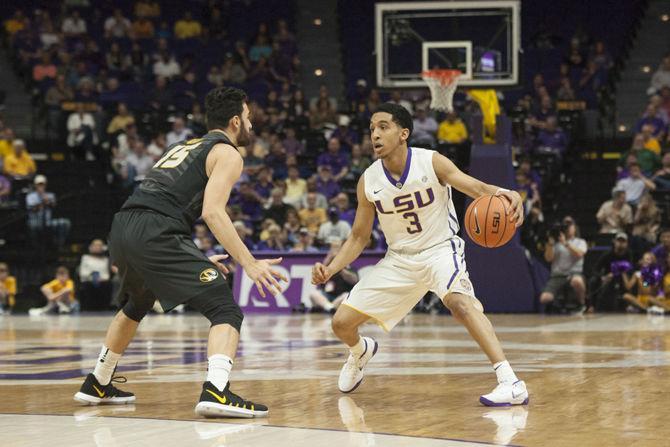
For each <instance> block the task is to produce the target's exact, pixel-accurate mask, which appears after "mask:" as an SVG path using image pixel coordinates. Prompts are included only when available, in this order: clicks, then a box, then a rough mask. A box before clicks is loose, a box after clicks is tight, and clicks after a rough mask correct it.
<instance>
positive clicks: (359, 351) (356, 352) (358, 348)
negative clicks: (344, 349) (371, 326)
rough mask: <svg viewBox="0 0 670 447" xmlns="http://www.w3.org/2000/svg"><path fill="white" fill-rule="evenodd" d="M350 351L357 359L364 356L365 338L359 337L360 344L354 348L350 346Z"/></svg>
mask: <svg viewBox="0 0 670 447" xmlns="http://www.w3.org/2000/svg"><path fill="white" fill-rule="evenodd" d="M349 351H351V353H352V354H353V355H354V357H356V358H359V357H360V356H362V355H363V352H365V342H364V341H363V337H361V336H359V337H358V342H357V343H356V344H355V345H353V346H349Z"/></svg>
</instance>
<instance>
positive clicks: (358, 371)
mask: <svg viewBox="0 0 670 447" xmlns="http://www.w3.org/2000/svg"><path fill="white" fill-rule="evenodd" d="M363 343H365V350H364V351H363V354H361V356H360V357H359V358H354V355H353V354H351V353H349V358H347V361H346V362H345V364H344V366H343V367H342V370H341V371H340V378H339V380H338V382H337V386H338V387H339V388H340V391H342V392H343V393H351V392H352V391H353V390H355V389H356V388H358V385H360V384H361V382H362V381H363V368H364V367H365V365H366V364H367V363H368V362H369V361H370V359H371V358H372V357H374V355H375V354H376V353H377V348H379V345H378V344H377V342H376V341H375V340H374V339H372V338H370V337H363Z"/></svg>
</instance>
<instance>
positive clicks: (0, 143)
mask: <svg viewBox="0 0 670 447" xmlns="http://www.w3.org/2000/svg"><path fill="white" fill-rule="evenodd" d="M12 141H14V131H13V130H12V129H11V128H9V127H6V128H5V131H4V132H3V133H2V136H0V162H1V161H2V160H4V159H5V157H7V156H8V155H9V154H11V153H12V152H14V147H12ZM0 165H2V163H0Z"/></svg>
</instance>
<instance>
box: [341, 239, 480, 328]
mask: <svg viewBox="0 0 670 447" xmlns="http://www.w3.org/2000/svg"><path fill="white" fill-rule="evenodd" d="M464 245H465V243H464V242H463V239H461V238H460V237H458V236H455V237H453V238H451V239H449V240H447V241H445V242H442V243H440V244H438V245H436V246H434V247H430V248H428V249H427V250H424V251H421V252H419V253H416V254H400V253H397V252H394V251H392V250H389V251H388V252H387V253H386V256H384V258H383V259H382V260H381V261H379V262H378V263H377V265H375V266H374V267H373V268H372V269H371V270H370V271H368V272H367V274H366V275H365V276H364V277H363V278H362V279H361V280H360V281H359V282H358V284H356V285H355V286H354V288H353V289H352V290H351V293H350V294H349V297H348V298H347V299H346V300H345V301H344V302H343V303H342V304H344V305H347V306H349V307H351V308H353V309H354V310H357V311H358V312H360V313H362V314H365V315H368V316H369V317H370V318H371V319H373V320H374V321H375V322H376V323H377V324H379V325H380V326H381V327H382V328H384V330H386V331H390V330H391V329H392V328H393V327H394V326H395V325H396V324H398V323H399V322H400V320H402V319H403V318H404V317H405V315H407V314H408V313H409V312H410V311H411V310H412V309H413V308H414V306H415V305H416V304H417V303H418V302H419V300H420V299H421V298H422V297H423V296H424V295H425V294H426V292H428V291H429V290H430V291H432V292H434V293H435V294H436V295H437V296H439V297H440V299H442V298H444V297H445V295H447V294H449V293H453V292H458V293H462V294H464V295H470V296H472V297H474V296H475V292H474V289H473V287H472V283H471V282H470V277H469V275H468V271H467V268H466V265H465V256H464V253H463V247H464Z"/></svg>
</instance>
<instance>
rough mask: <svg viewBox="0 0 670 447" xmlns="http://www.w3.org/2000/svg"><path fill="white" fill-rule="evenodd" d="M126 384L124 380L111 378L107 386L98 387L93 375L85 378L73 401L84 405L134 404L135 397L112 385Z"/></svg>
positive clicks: (98, 383)
mask: <svg viewBox="0 0 670 447" xmlns="http://www.w3.org/2000/svg"><path fill="white" fill-rule="evenodd" d="M114 382H116V383H126V378H125V377H121V376H117V377H112V380H111V382H109V383H108V384H107V385H100V382H98V379H96V378H95V376H94V375H93V374H89V375H88V376H86V380H84V384H83V385H82V386H81V388H80V389H79V392H78V393H77V394H75V395H74V400H76V401H77V402H81V403H83V404H86V405H98V404H116V405H122V404H130V403H133V402H135V395H134V394H133V393H127V392H125V391H121V390H120V389H118V388H116V387H115V386H114V385H112V383H114Z"/></svg>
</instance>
